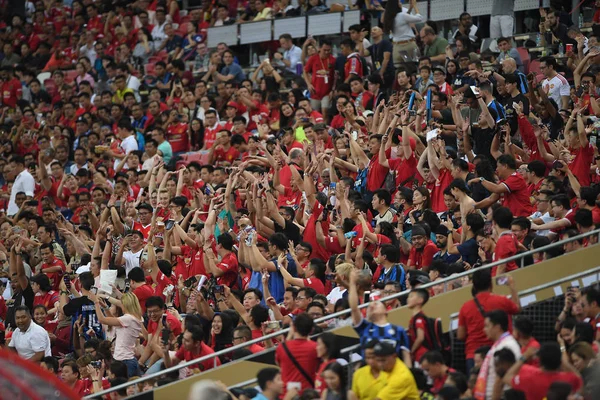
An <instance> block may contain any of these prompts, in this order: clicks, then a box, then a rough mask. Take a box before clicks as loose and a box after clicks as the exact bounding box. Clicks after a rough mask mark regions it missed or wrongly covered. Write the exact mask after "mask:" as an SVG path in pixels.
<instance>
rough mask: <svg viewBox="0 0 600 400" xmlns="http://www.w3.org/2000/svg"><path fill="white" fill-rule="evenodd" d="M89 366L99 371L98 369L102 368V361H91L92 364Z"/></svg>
mask: <svg viewBox="0 0 600 400" xmlns="http://www.w3.org/2000/svg"><path fill="white" fill-rule="evenodd" d="M90 365H91V366H92V367H93V368H96V369H100V368H102V361H92V362H91V363H90Z"/></svg>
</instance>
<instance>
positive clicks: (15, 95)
mask: <svg viewBox="0 0 600 400" xmlns="http://www.w3.org/2000/svg"><path fill="white" fill-rule="evenodd" d="M21 96H23V86H22V85H21V81H20V80H18V79H17V78H12V79H11V80H9V81H6V82H4V83H2V105H3V106H4V107H8V108H15V107H16V105H17V100H19V99H20V98H21Z"/></svg>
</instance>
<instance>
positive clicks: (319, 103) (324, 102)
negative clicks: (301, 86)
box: [310, 96, 330, 111]
mask: <svg viewBox="0 0 600 400" xmlns="http://www.w3.org/2000/svg"><path fill="white" fill-rule="evenodd" d="M310 106H311V107H312V109H313V110H317V111H319V110H322V109H324V108H327V109H328V108H329V106H330V99H329V96H324V97H323V98H322V99H321V100H315V99H310Z"/></svg>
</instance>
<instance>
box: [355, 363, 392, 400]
mask: <svg viewBox="0 0 600 400" xmlns="http://www.w3.org/2000/svg"><path fill="white" fill-rule="evenodd" d="M387 379H388V374H387V372H383V371H382V372H380V373H379V376H378V377H377V378H375V377H374V376H373V374H372V373H371V367H370V366H368V365H366V366H364V367H362V368H359V369H358V370H357V371H356V372H355V373H354V376H353V378H352V391H353V392H354V394H355V395H356V397H358V399H359V400H373V399H375V398H377V394H378V393H379V392H380V391H381V390H382V389H383V388H384V387H385V384H386V382H387Z"/></svg>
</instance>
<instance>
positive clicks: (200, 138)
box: [190, 118, 204, 148]
mask: <svg viewBox="0 0 600 400" xmlns="http://www.w3.org/2000/svg"><path fill="white" fill-rule="evenodd" d="M194 121H198V122H199V123H200V129H199V130H197V131H194V130H193V129H192V122H194ZM190 137H191V140H192V143H191V145H192V146H198V148H200V147H202V146H203V145H204V122H202V120H201V119H200V118H194V119H192V120H191V121H190Z"/></svg>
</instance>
